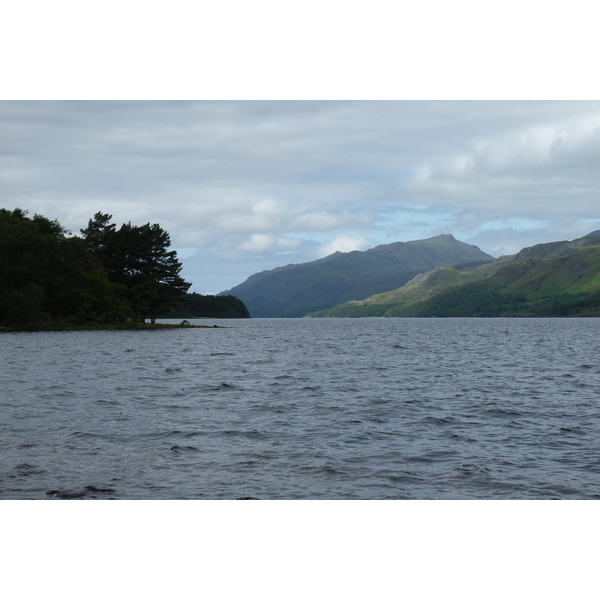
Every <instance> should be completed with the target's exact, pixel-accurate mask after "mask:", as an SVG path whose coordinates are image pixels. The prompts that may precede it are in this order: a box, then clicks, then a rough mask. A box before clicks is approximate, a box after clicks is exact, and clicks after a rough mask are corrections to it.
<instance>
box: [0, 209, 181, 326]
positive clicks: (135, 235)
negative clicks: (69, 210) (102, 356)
mask: <svg viewBox="0 0 600 600" xmlns="http://www.w3.org/2000/svg"><path fill="white" fill-rule="evenodd" d="M111 218H112V217H111V215H107V214H103V213H96V214H95V215H94V218H93V219H90V221H89V223H88V227H87V228H86V229H82V230H81V233H82V235H83V237H77V236H70V234H69V232H68V231H66V230H65V229H64V228H63V227H62V226H61V225H60V223H58V221H56V220H55V221H50V220H49V219H46V218H45V217H42V216H41V215H34V216H33V217H32V218H29V217H28V216H27V212H26V211H23V210H21V209H15V210H14V211H9V210H6V209H0V324H26V323H41V322H46V321H60V322H71V323H84V322H94V323H108V322H115V321H117V322H118V321H121V322H124V321H128V320H130V321H132V322H139V321H141V322H143V321H144V319H145V318H150V319H151V321H152V322H154V320H155V319H156V315H157V313H158V310H160V309H161V308H165V307H168V306H169V305H170V304H171V303H172V302H174V301H175V300H177V299H178V298H179V297H180V296H181V295H182V294H183V293H184V292H186V291H187V290H188V288H189V287H190V285H191V284H190V283H188V282H186V281H184V280H183V279H182V278H181V277H180V275H179V273H180V272H181V263H180V262H179V261H178V260H177V254H176V252H175V251H169V250H168V247H169V246H170V243H171V242H170V238H169V234H168V233H167V232H166V231H164V230H163V229H161V228H160V226H159V225H157V224H154V225H151V224H150V223H148V224H146V225H142V226H141V227H136V226H133V225H131V223H128V224H126V225H123V226H122V227H121V228H120V229H119V230H117V229H116V226H115V225H113V224H110V219H111Z"/></svg>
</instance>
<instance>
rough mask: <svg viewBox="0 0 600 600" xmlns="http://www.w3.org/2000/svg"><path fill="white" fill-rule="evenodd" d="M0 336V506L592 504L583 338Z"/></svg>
mask: <svg viewBox="0 0 600 600" xmlns="http://www.w3.org/2000/svg"><path fill="white" fill-rule="evenodd" d="M199 323H202V324H209V325H213V324H218V325H219V326H220V327H219V328H210V329H174V330H165V331H140V332H135V331H121V332H104V331H88V332H85V331H83V332H39V333H3V334H0V365H1V366H0V421H1V422H0V499H60V498H88V499H92V498H99V499H100V498H101V499H107V498H115V499H237V498H246V497H252V498H259V499H420V500H424V499H552V498H557V499H561V498H565V499H598V498H600V410H599V409H600V319H248V320H232V321H211V320H203V321H199Z"/></svg>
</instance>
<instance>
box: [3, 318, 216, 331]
mask: <svg viewBox="0 0 600 600" xmlns="http://www.w3.org/2000/svg"><path fill="white" fill-rule="evenodd" d="M222 327H223V326H222V325H192V324H191V323H189V322H188V321H185V320H184V321H182V322H181V323H138V324H136V325H132V324H130V323H73V324H65V323H38V324H35V325H34V324H32V325H18V326H17V325H10V326H9V325H5V326H0V333H3V332H6V333H12V332H19V331H151V330H157V329H214V328H222Z"/></svg>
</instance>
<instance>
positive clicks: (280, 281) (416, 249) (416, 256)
mask: <svg viewBox="0 0 600 600" xmlns="http://www.w3.org/2000/svg"><path fill="white" fill-rule="evenodd" d="M492 260H494V259H493V257H491V256H489V255H488V254H486V253H485V252H482V251H481V250H480V249H479V248H477V246H471V245H469V244H465V243H464V242H460V241H458V240H456V239H454V237H453V236H452V235H448V234H446V235H438V236H435V237H432V238H428V239H425V240H415V241H411V242H396V243H393V244H383V245H380V246H376V247H375V248H371V249H370V250H366V251H365V252H359V251H354V252H346V253H343V252H336V253H335V254H331V255H330V256H326V257H325V258H321V259H319V260H315V261H312V262H308V263H302V264H296V265H293V264H292V265H287V266H285V267H278V268H276V269H272V270H270V271H263V272H261V273H257V274H255V275H252V276H251V277H249V278H248V279H247V280H246V281H245V282H244V283H241V284H240V285H237V286H236V287H234V288H232V289H230V290H227V291H224V292H221V293H220V294H219V295H233V296H236V297H237V298H239V299H240V300H242V302H243V303H244V304H245V305H246V307H247V308H248V310H249V311H250V315H251V316H252V317H302V316H304V315H305V314H306V313H308V312H310V311H318V310H322V309H325V308H329V307H331V306H334V305H336V304H339V303H341V302H347V301H349V300H360V299H363V298H367V297H368V296H371V295H373V294H377V293H380V292H384V291H386V290H390V289H394V288H398V287H400V286H402V285H404V284H405V283H406V282H408V281H409V280H411V279H412V278H413V277H415V275H417V274H419V273H422V272H423V271H427V270H429V269H432V268H434V267H438V266H454V265H461V264H463V265H464V264H466V263H476V264H481V263H483V262H489V261H492Z"/></svg>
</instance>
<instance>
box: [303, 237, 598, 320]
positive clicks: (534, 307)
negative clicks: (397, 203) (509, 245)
mask: <svg viewBox="0 0 600 600" xmlns="http://www.w3.org/2000/svg"><path fill="white" fill-rule="evenodd" d="M512 315H530V316H559V315H582V316H583V315H595V316H598V315H600V230H598V231H593V232H592V233H590V234H588V235H586V236H584V237H582V238H579V239H576V240H573V241H562V242H551V243H548V244H537V245H535V246H531V247H529V248H524V249H523V250H521V251H520V252H518V253H517V254H515V255H513V256H503V257H500V258H499V259H497V260H495V261H493V262H489V263H487V264H485V265H482V266H479V267H475V268H470V269H465V268H464V267H459V268H448V267H441V268H435V269H432V270H430V271H427V272H425V273H421V274H419V275H417V276H416V277H415V278H413V279H412V280H411V281H409V282H408V283H407V284H406V285H404V286H402V287H401V288H399V289H395V290H391V291H388V292H385V293H382V294H377V295H374V296H371V297H369V298H367V299H365V300H363V301H358V302H349V303H345V304H341V305H339V306H335V307H332V308H330V309H328V310H325V311H320V312H318V313H312V314H311V316H319V317H366V316H379V317H381V316H386V317H411V316H421V317H431V316H437V317H445V316H512Z"/></svg>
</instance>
